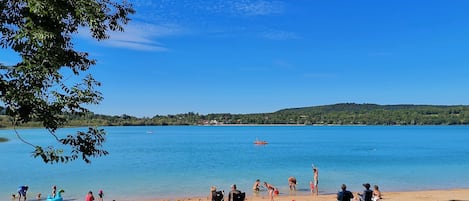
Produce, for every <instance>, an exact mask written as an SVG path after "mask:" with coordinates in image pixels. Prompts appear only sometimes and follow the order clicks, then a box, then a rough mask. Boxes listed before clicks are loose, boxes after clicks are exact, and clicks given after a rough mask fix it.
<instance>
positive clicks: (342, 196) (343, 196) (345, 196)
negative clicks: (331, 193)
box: [337, 184, 353, 201]
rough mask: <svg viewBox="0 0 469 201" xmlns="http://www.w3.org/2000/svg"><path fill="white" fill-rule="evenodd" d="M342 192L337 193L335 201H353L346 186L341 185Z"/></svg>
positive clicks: (351, 194)
mask: <svg viewBox="0 0 469 201" xmlns="http://www.w3.org/2000/svg"><path fill="white" fill-rule="evenodd" d="M340 188H341V189H342V191H339V192H338V193H337V201H350V200H351V199H353V193H352V192H350V191H348V190H347V186H346V185H345V184H342V186H341V187H340Z"/></svg>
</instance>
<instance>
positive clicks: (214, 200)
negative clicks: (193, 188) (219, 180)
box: [208, 186, 223, 201]
mask: <svg viewBox="0 0 469 201" xmlns="http://www.w3.org/2000/svg"><path fill="white" fill-rule="evenodd" d="M208 200H211V201H221V200H223V193H221V191H219V192H217V187H216V186H212V187H210V195H209V197H208Z"/></svg>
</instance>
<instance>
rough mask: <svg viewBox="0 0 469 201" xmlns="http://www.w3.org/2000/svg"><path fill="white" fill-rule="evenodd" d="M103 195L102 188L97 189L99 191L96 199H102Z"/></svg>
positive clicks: (101, 200)
mask: <svg viewBox="0 0 469 201" xmlns="http://www.w3.org/2000/svg"><path fill="white" fill-rule="evenodd" d="M103 197H104V193H103V190H99V193H98V201H103Z"/></svg>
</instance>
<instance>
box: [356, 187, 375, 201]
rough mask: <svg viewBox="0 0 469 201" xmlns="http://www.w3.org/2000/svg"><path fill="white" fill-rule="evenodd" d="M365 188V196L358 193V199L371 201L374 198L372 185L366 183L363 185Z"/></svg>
mask: <svg viewBox="0 0 469 201" xmlns="http://www.w3.org/2000/svg"><path fill="white" fill-rule="evenodd" d="M363 187H365V190H364V191H363V194H360V193H358V198H359V200H360V201H371V197H373V191H372V190H370V184H369V183H366V184H363Z"/></svg>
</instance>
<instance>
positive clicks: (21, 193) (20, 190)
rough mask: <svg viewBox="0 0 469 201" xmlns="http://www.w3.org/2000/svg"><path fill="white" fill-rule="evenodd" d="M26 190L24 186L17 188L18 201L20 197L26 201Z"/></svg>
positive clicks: (26, 187)
mask: <svg viewBox="0 0 469 201" xmlns="http://www.w3.org/2000/svg"><path fill="white" fill-rule="evenodd" d="M28 188H29V187H28V186H26V185H24V186H20V187H18V194H19V197H18V201H21V197H23V199H24V201H26V192H27V191H28Z"/></svg>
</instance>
